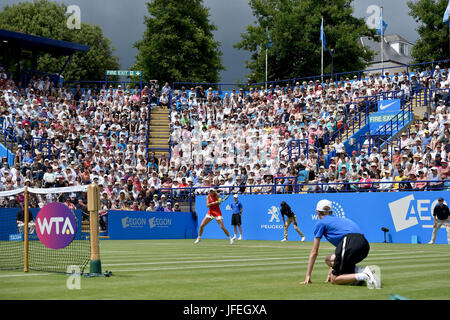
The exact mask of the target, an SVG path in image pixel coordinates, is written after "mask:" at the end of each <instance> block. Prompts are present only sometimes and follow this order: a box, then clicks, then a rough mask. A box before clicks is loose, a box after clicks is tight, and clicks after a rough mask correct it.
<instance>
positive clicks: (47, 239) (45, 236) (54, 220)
mask: <svg viewBox="0 0 450 320" xmlns="http://www.w3.org/2000/svg"><path fill="white" fill-rule="evenodd" d="M76 233H77V220H76V218H75V214H74V213H73V212H72V210H70V209H69V207H67V206H66V205H64V204H62V203H59V202H53V203H49V204H47V205H45V206H44V207H42V209H41V210H40V211H39V213H38V214H37V217H36V234H37V236H38V238H39V240H40V241H41V242H42V244H44V245H45V246H46V247H47V248H50V249H63V248H65V247H67V246H68V245H69V244H70V243H71V242H72V241H73V239H74V238H75V235H76Z"/></svg>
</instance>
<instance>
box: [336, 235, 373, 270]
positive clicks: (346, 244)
mask: <svg viewBox="0 0 450 320" xmlns="http://www.w3.org/2000/svg"><path fill="white" fill-rule="evenodd" d="M369 250H370V245H369V242H368V241H367V239H366V238H365V237H364V235H362V234H360V233H349V234H347V235H345V236H344V238H342V240H341V242H339V244H338V246H337V247H336V251H335V255H336V257H335V258H334V265H333V270H332V273H333V274H334V275H335V276H338V275H340V274H349V273H355V265H356V264H357V263H358V262H361V261H362V260H364V259H365V258H366V257H367V255H368V254H369Z"/></svg>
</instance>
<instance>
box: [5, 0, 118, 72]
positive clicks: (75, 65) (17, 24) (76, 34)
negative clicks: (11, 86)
mask: <svg viewBox="0 0 450 320" xmlns="http://www.w3.org/2000/svg"><path fill="white" fill-rule="evenodd" d="M66 11H67V6H66V5H65V4H58V3H56V2H52V1H48V0H35V1H33V2H22V3H19V4H15V5H12V6H5V7H4V9H3V10H2V11H1V12H0V29H6V30H11V31H16V32H22V33H26V34H31V35H35V36H39V37H46V38H51V39H56V40H63V41H69V42H74V43H78V44H84V45H88V46H90V50H89V51H88V52H78V53H75V54H74V55H73V56H72V59H71V60H70V62H69V64H68V65H67V66H66V69H65V71H64V74H63V75H64V78H65V79H71V80H81V79H84V80H102V79H104V75H105V70H106V69H117V68H119V62H118V58H117V57H116V56H114V55H113V52H114V50H115V49H114V47H112V45H111V41H110V40H109V39H108V38H106V37H105V36H104V35H103V31H102V29H101V28H100V27H99V26H93V25H90V24H88V23H81V28H80V29H73V30H72V29H69V28H68V27H67V18H68V15H66ZM66 60H67V57H54V56H52V55H51V54H41V55H40V56H39V58H38V65H37V69H38V70H39V71H45V72H49V73H58V72H59V71H60V70H61V68H62V66H63V65H64V63H65V62H66Z"/></svg>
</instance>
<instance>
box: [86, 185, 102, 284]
mask: <svg viewBox="0 0 450 320" xmlns="http://www.w3.org/2000/svg"><path fill="white" fill-rule="evenodd" d="M87 198H88V201H87V207H88V211H89V227H90V243H91V261H90V264H89V267H90V270H89V272H90V275H94V276H95V275H101V274H102V263H101V260H100V246H99V237H98V212H99V210H100V190H99V187H98V185H96V184H91V185H90V186H89V187H88V192H87Z"/></svg>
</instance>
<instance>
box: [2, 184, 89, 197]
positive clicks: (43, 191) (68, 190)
mask: <svg viewBox="0 0 450 320" xmlns="http://www.w3.org/2000/svg"><path fill="white" fill-rule="evenodd" d="M87 189H88V186H74V187H63V188H28V192H30V193H36V194H54V193H71V192H86V191H87ZM24 191H25V188H19V189H15V190H8V191H0V197H9V196H14V195H16V194H19V193H23V192H24Z"/></svg>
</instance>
